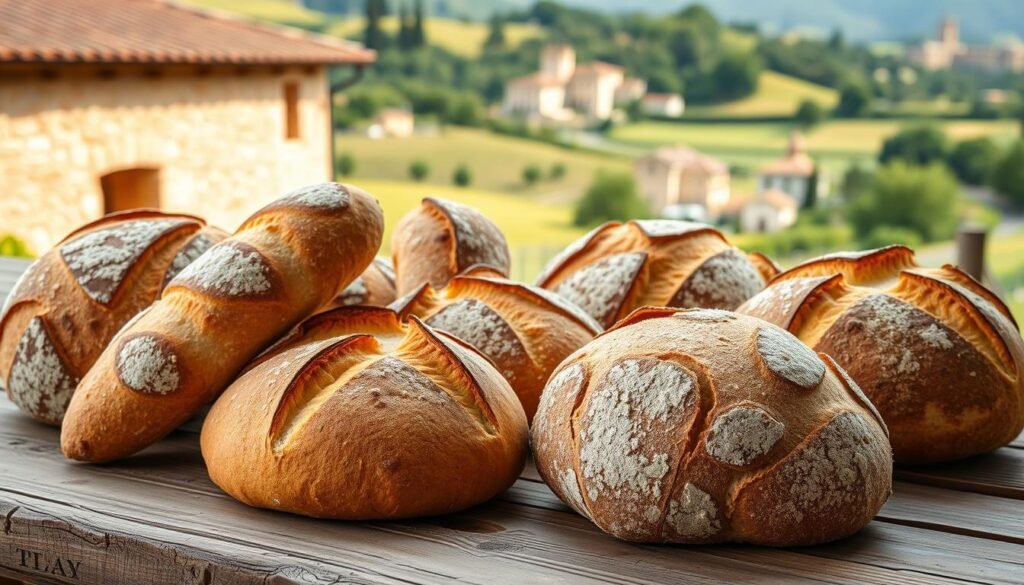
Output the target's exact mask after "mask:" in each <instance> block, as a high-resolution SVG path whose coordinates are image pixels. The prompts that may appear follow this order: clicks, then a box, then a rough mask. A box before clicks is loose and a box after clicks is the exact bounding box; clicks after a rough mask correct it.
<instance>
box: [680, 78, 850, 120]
mask: <svg viewBox="0 0 1024 585" xmlns="http://www.w3.org/2000/svg"><path fill="white" fill-rule="evenodd" d="M838 99H839V96H838V94H837V93H836V91H835V90H833V89H829V88H827V87H822V86H820V85H816V84H813V83H809V82H807V81H802V80H800V79H796V78H794V77H790V76H788V75H783V74H782V73H777V72H775V71H764V72H762V73H761V76H760V77H759V78H758V84H757V91H756V92H754V94H753V95H751V96H748V97H745V98H743V99H739V100H735V101H731V102H726V103H724V104H716V105H708V106H692V107H690V108H689V110H688V111H687V116H688V117H698V118H699V117H737V118H744V117H768V116H791V115H792V114H793V112H794V110H795V109H796V105H795V104H799V103H800V102H801V101H803V100H811V101H814V102H817V103H818V105H820V106H821V107H823V108H828V109H831V108H833V107H835V105H836V102H837V101H838Z"/></svg>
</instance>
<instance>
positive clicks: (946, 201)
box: [847, 161, 958, 242]
mask: <svg viewBox="0 0 1024 585" xmlns="http://www.w3.org/2000/svg"><path fill="white" fill-rule="evenodd" d="M957 191H958V185H957V182H956V179H955V178H954V177H953V175H952V174H950V172H949V170H947V169H946V167H945V166H943V165H940V164H932V165H929V166H926V167H916V166H909V165H907V164H905V163H903V162H902V161H897V162H894V163H892V164H889V165H887V166H885V167H882V168H881V169H880V170H879V171H878V172H877V173H876V174H875V178H874V180H873V181H872V183H871V187H870V188H869V189H867V190H866V191H865V192H864V194H863V195H861V196H860V197H858V198H857V199H856V200H854V201H853V202H852V203H851V204H850V206H849V209H848V213H847V216H848V217H849V220H850V223H851V224H852V225H853V228H854V230H855V231H856V233H857V237H858V239H862V240H863V239H866V238H867V237H868V236H869V235H870V234H871V232H872V231H873V230H874V229H875V228H876V227H878V226H883V225H884V226H890V227H898V228H905V229H908V230H910V231H913V232H915V233H917V234H918V236H920V238H921V240H922V241H924V242H933V241H936V240H943V239H947V238H950V237H952V236H953V232H954V230H955V229H956V223H957V208H956V207H957Z"/></svg>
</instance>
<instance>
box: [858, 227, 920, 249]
mask: <svg viewBox="0 0 1024 585" xmlns="http://www.w3.org/2000/svg"><path fill="white" fill-rule="evenodd" d="M920 243H921V235H920V234H918V233H917V232H915V231H914V230H912V229H908V228H903V227H896V226H891V225H880V226H877V227H875V229H873V230H871V231H870V232H869V233H868V235H867V236H865V237H864V238H863V239H861V240H860V245H861V246H862V247H864V248H882V247H885V246H890V245H892V244H903V245H904V246H910V247H911V248H913V247H914V246H917V245H919V244H920Z"/></svg>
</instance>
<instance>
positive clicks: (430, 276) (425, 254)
mask: <svg viewBox="0 0 1024 585" xmlns="http://www.w3.org/2000/svg"><path fill="white" fill-rule="evenodd" d="M391 255H392V259H393V261H394V265H395V282H396V289H397V291H398V295H399V296H404V295H407V294H409V293H411V292H412V291H414V290H416V289H417V288H418V287H419V286H420V285H421V284H424V283H429V284H430V285H432V286H433V287H434V288H442V287H444V285H446V284H448V281H449V280H450V279H451V278H452V277H453V276H455V275H457V274H461V273H463V272H465V271H466V270H469V269H471V268H473V267H474V266H480V265H483V266H487V267H489V268H490V269H491V270H493V271H494V272H495V273H496V274H500V275H501V276H505V277H507V276H508V268H509V256H508V244H507V243H506V242H505V236H504V235H502V233H501V230H499V229H498V226H496V225H494V223H493V222H491V220H489V219H487V218H486V217H484V216H483V214H482V213H480V212H479V211H477V210H475V209H473V208H472V207H468V206H465V205H461V204H459V203H455V202H453V201H446V200H444V199H437V198H434V197H427V198H426V199H424V200H423V205H421V206H420V207H419V209H415V210H413V211H410V212H409V213H407V214H406V215H405V217H403V218H402V220H401V221H400V222H399V223H398V226H396V227H395V231H394V234H392V236H391Z"/></svg>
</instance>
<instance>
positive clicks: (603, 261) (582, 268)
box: [537, 220, 778, 327]
mask: <svg viewBox="0 0 1024 585" xmlns="http://www.w3.org/2000/svg"><path fill="white" fill-rule="evenodd" d="M777 272H778V267H777V266H775V265H774V263H772V262H771V260H769V259H768V258H767V257H765V256H764V255H763V254H756V255H747V254H744V253H743V252H741V251H740V250H738V249H737V248H735V247H734V246H733V245H732V244H730V243H729V242H728V240H726V238H725V236H724V235H722V232H720V231H718V230H717V229H715V228H713V227H711V226H708V225H705V224H699V223H692V222H686V221H676V220H632V221H629V222H627V223H619V222H615V221H613V222H608V223H606V224H604V225H602V226H600V227H598V228H595V229H594V230H593V231H591V232H590V233H588V234H587V235H585V236H583V237H582V238H580V239H579V240H577V241H576V242H574V243H573V244H570V245H569V246H568V247H567V248H566V249H565V250H563V251H562V253H560V254H559V255H558V256H556V257H555V258H554V259H552V260H551V262H549V263H548V266H547V267H546V268H545V269H544V270H543V271H542V273H541V275H540V277H539V278H538V279H537V284H538V285H539V286H541V287H544V288H546V289H548V290H552V291H555V292H557V293H558V294H560V295H562V296H564V297H566V298H567V299H569V300H570V301H573V302H575V303H576V304H577V305H579V306H581V307H583V308H584V309H585V310H587V312H589V313H590V314H591V316H593V317H594V318H595V319H597V321H598V322H599V323H601V325H602V326H604V327H610V326H611V325H613V324H614V323H615V322H616V321H618V320H619V319H621V318H623V317H625V316H626V315H627V314H628V313H629V312H630V311H632V310H633V309H635V308H637V307H641V306H646V305H651V306H670V307H681V308H691V307H702V308H715V309H727V310H733V309H735V308H736V307H738V306H739V305H740V304H742V303H743V302H744V301H746V300H747V299H748V298H750V297H751V296H753V295H754V294H756V293H757V292H759V291H760V290H762V289H763V288H764V286H765V284H766V282H767V281H768V280H769V279H771V278H772V277H773V276H774V275H775V274H777Z"/></svg>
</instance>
